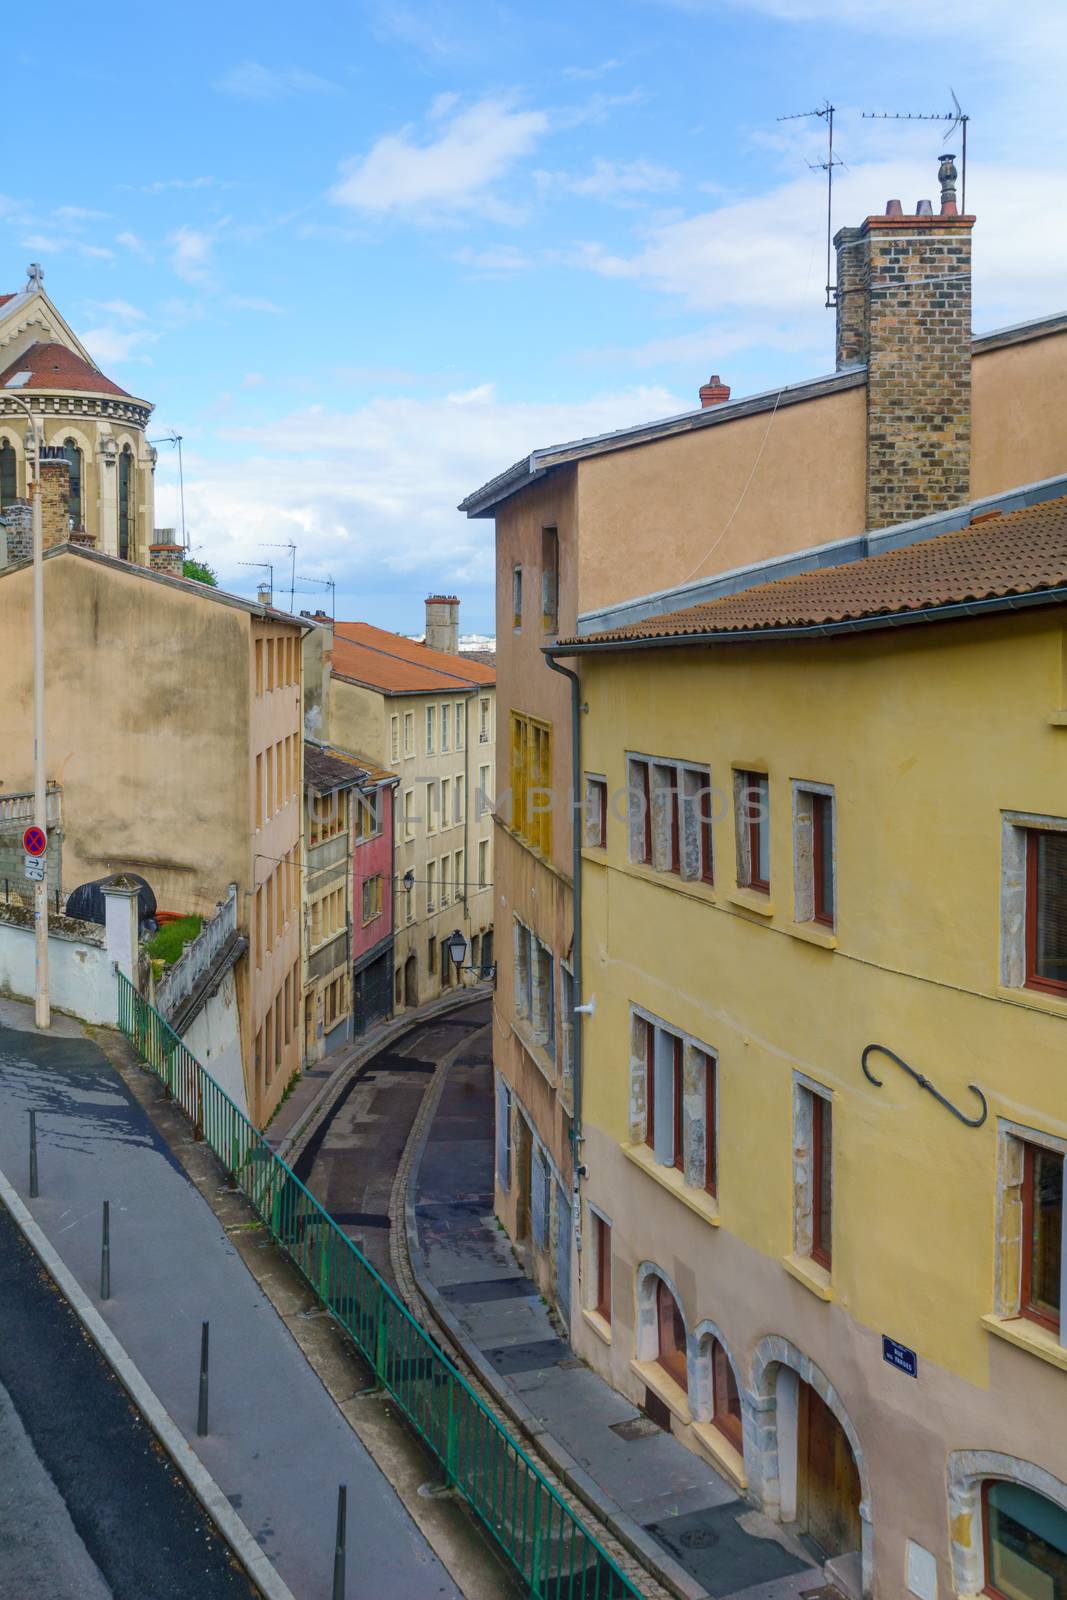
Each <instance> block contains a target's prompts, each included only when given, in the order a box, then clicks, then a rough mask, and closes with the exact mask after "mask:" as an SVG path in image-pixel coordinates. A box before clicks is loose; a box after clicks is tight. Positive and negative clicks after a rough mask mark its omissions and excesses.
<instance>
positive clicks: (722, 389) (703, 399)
mask: <svg viewBox="0 0 1067 1600" xmlns="http://www.w3.org/2000/svg"><path fill="white" fill-rule="evenodd" d="M729 398H730V385H729V384H728V383H723V381H722V379H721V378H720V377H719V374H718V373H717V372H716V373H714V374H713V375H712V376H711V377H710V378H709V379H708V381H707V383H702V384H701V385H700V404H701V408H702V409H703V410H705V411H706V410H707V408H708V406H721V405H722V404H723V402H724V401H725V400H729Z"/></svg>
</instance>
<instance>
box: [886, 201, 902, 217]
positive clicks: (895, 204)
mask: <svg viewBox="0 0 1067 1600" xmlns="http://www.w3.org/2000/svg"><path fill="white" fill-rule="evenodd" d="M885 214H886V216H887V217H902V216H903V215H904V207H903V206H902V205H901V203H900V201H899V200H887V201H886V204H885Z"/></svg>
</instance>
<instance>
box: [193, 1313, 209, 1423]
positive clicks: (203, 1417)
mask: <svg viewBox="0 0 1067 1600" xmlns="http://www.w3.org/2000/svg"><path fill="white" fill-rule="evenodd" d="M210 1327H211V1324H210V1323H209V1322H202V1323H201V1324H200V1399H199V1402H198V1404H197V1408H196V1431H197V1433H198V1434H199V1435H200V1437H201V1439H202V1438H203V1437H204V1435H205V1434H206V1433H207V1362H208V1337H209V1329H210Z"/></svg>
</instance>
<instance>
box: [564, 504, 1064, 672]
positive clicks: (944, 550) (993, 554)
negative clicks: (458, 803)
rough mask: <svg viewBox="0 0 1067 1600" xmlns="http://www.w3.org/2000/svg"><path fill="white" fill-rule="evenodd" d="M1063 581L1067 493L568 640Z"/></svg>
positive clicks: (812, 615)
mask: <svg viewBox="0 0 1067 1600" xmlns="http://www.w3.org/2000/svg"><path fill="white" fill-rule="evenodd" d="M1058 585H1067V497H1065V498H1062V499H1058V500H1046V501H1044V502H1043V503H1042V504H1039V505H1034V506H1027V507H1025V508H1024V509H1023V510H1021V511H1012V512H1008V513H994V514H993V515H991V516H983V517H982V518H981V519H980V520H978V521H977V522H974V523H972V524H971V525H970V526H969V527H966V528H962V529H960V530H959V531H958V532H956V533H944V534H941V535H940V536H939V537H937V538H934V539H927V540H924V541H923V542H922V543H920V544H913V545H910V546H908V547H907V548H905V549H901V550H890V551H887V552H885V553H884V554H882V555H875V556H868V557H866V558H865V559H863V560H861V561H852V562H848V563H846V564H844V565H843V566H838V567H825V568H823V569H822V570H820V571H817V572H803V573H798V574H796V575H795V576H793V577H790V578H779V579H777V580H776V581H774V582H773V583H764V584H760V585H759V586H758V587H756V588H753V589H745V590H743V591H742V592H741V593H740V594H734V595H727V596H725V597H724V598H722V599H720V600H709V601H705V602H704V603H703V604H701V605H695V606H690V607H688V608H687V609H686V610H682V611H672V612H669V613H667V615H665V616H662V617H655V618H652V619H650V620H649V621H647V622H637V623H631V624H629V625H628V626H626V627H623V628H613V629H610V630H609V631H607V632H605V633H596V634H588V635H586V636H584V637H583V638H582V639H580V640H568V641H564V642H566V643H580V644H590V643H594V642H596V641H603V642H605V643H607V642H610V641H619V642H621V641H625V640H627V639H669V638H679V639H684V638H686V637H687V636H690V635H694V634H706V633H758V632H760V631H762V630H766V629H775V628H805V627H818V626H820V625H826V624H832V623H836V622H851V621H859V620H861V619H864V618H877V617H881V616H884V617H886V618H888V617H892V616H899V615H903V614H907V613H908V612H912V611H924V610H926V609H927V608H928V607H932V606H946V605H958V604H965V603H967V602H972V601H977V600H989V599H995V598H1002V597H1004V596H1006V595H1016V594H1018V595H1023V594H1034V593H1039V592H1040V591H1041V590H1043V589H1052V588H1055V587H1057V586H1058Z"/></svg>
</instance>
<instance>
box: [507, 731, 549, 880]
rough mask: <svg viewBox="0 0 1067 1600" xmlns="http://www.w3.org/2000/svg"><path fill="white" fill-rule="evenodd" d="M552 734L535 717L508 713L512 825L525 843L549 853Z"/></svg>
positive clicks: (543, 852) (546, 853)
mask: <svg viewBox="0 0 1067 1600" xmlns="http://www.w3.org/2000/svg"><path fill="white" fill-rule="evenodd" d="M551 785H552V733H551V729H550V728H549V726H548V724H547V723H545V722H539V721H538V720H537V719H536V718H535V717H527V716H522V715H520V713H518V712H516V711H513V712H512V713H511V826H512V828H513V829H514V830H515V832H516V833H517V834H519V835H520V837H521V838H523V839H525V841H526V842H527V844H531V845H533V846H534V848H535V849H537V850H540V851H541V852H542V854H544V855H546V856H547V855H550V854H551V853H552V788H551Z"/></svg>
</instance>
